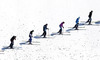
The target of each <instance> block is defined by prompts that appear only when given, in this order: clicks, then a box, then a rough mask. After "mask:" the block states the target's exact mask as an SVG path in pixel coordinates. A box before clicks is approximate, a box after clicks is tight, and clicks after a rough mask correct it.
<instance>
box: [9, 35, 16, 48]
mask: <svg viewBox="0 0 100 60" xmlns="http://www.w3.org/2000/svg"><path fill="white" fill-rule="evenodd" d="M14 40H16V36H13V37H12V38H11V39H10V41H11V43H10V46H9V47H10V48H11V49H13V45H14Z"/></svg>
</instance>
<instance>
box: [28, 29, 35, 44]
mask: <svg viewBox="0 0 100 60" xmlns="http://www.w3.org/2000/svg"><path fill="white" fill-rule="evenodd" d="M33 32H34V30H32V31H30V33H29V41H28V42H29V44H32V43H31V42H32V37H33V36H32V34H33Z"/></svg>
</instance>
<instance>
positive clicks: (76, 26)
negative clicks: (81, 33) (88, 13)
mask: <svg viewBox="0 0 100 60" xmlns="http://www.w3.org/2000/svg"><path fill="white" fill-rule="evenodd" d="M79 19H80V17H78V18H77V19H76V24H75V26H74V27H73V28H75V30H78V24H79Z"/></svg>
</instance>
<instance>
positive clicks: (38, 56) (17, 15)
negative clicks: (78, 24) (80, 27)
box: [0, 0, 100, 60]
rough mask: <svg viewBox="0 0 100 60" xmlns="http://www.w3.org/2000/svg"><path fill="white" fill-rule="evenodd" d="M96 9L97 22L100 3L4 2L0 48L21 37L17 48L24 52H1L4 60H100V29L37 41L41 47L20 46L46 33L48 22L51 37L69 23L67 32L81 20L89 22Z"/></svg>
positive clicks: (0, 6)
mask: <svg viewBox="0 0 100 60" xmlns="http://www.w3.org/2000/svg"><path fill="white" fill-rule="evenodd" d="M91 10H93V16H92V20H93V21H98V20H99V19H100V16H99V14H100V12H99V11H100V0H0V48H1V49H2V47H3V46H8V45H9V44H10V38H11V37H12V36H13V35H16V36H17V40H16V41H15V45H14V46H19V47H22V49H21V50H9V49H8V50H5V52H0V60H100V52H99V51H100V37H99V36H100V26H85V28H84V29H86V30H79V31H72V32H71V33H70V34H71V35H70V36H67V35H65V36H64V35H62V36H61V35H58V36H55V38H50V39H49V38H47V39H35V38H33V44H37V43H34V42H36V41H37V42H40V43H38V44H40V45H20V44H19V43H21V42H22V41H27V40H28V39H29V37H28V35H29V32H30V31H31V30H35V32H34V33H33V35H34V36H35V35H40V34H42V27H43V25H44V24H45V23H48V28H49V29H50V30H49V34H51V33H52V32H57V31H58V30H59V24H60V23H61V22H62V21H65V24H64V27H65V28H64V31H65V32H66V30H67V29H69V28H68V27H72V26H74V25H75V20H76V18H77V17H79V16H80V21H87V19H88V14H89V12H90V11H91Z"/></svg>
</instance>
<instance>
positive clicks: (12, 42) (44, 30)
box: [9, 11, 93, 49]
mask: <svg viewBox="0 0 100 60" xmlns="http://www.w3.org/2000/svg"><path fill="white" fill-rule="evenodd" d="M92 13H93V11H91V12H90V13H89V15H88V17H89V19H88V20H87V21H86V22H85V23H88V24H89V25H91V21H92V18H91V17H92ZM79 19H80V17H78V18H77V19H76V21H75V22H76V24H75V26H74V27H73V28H75V30H78V25H79ZM64 23H65V22H61V24H60V25H59V28H60V29H59V31H58V32H57V33H59V34H62V28H64V26H63V24H64ZM47 26H48V24H45V25H44V26H43V34H42V35H41V36H43V38H46V34H47V33H46V30H47V29H49V28H47ZM33 32H34V30H32V31H30V33H29V40H28V41H27V42H29V44H32V43H31V42H32V37H33V36H32V34H33ZM14 40H16V36H13V37H12V38H11V39H10V41H11V43H10V45H9V47H10V48H11V49H13V45H14Z"/></svg>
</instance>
